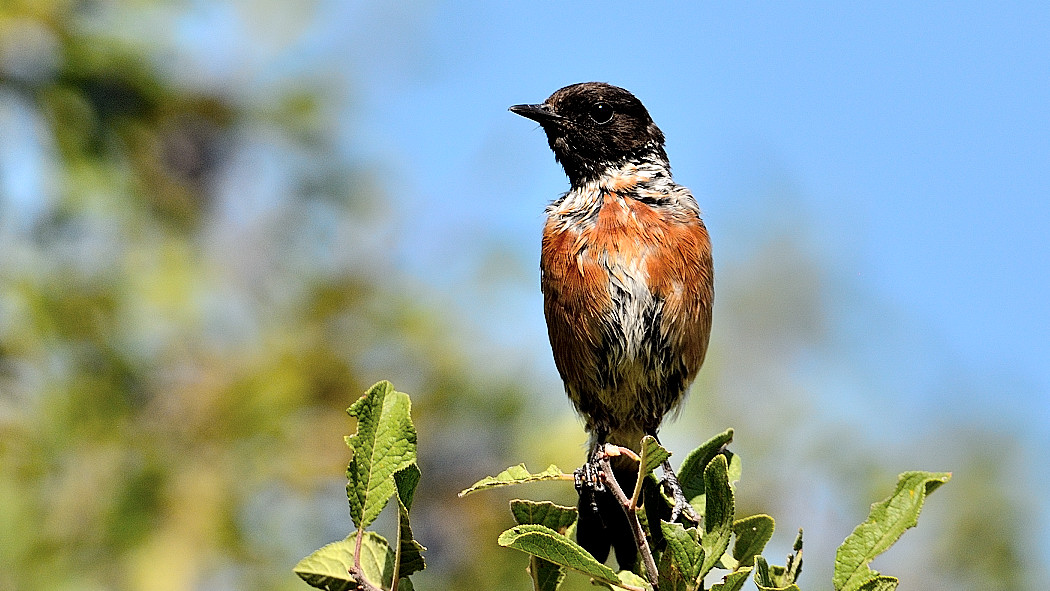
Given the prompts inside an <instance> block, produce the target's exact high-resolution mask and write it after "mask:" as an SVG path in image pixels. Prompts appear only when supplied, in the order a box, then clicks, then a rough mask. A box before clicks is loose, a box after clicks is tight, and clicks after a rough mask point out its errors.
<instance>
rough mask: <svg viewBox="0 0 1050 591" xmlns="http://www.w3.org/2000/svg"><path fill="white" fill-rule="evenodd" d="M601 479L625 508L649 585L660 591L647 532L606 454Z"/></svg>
mask: <svg viewBox="0 0 1050 591" xmlns="http://www.w3.org/2000/svg"><path fill="white" fill-rule="evenodd" d="M601 466H602V471H601V477H602V480H603V481H604V482H605V485H606V486H608V487H609V490H610V491H612V494H613V496H614V497H616V500H617V501H619V503H620V505H621V506H622V507H623V511H624V513H626V514H627V521H628V523H630V524H631V532H632V533H634V542H635V544H636V545H637V546H638V551H639V552H640V553H641V555H642V564H643V565H645V574H646V576H647V577H648V578H649V584H650V585H652V586H653V591H659V584H658V582H657V581H658V579H659V572H658V571H657V570H656V560H654V559H653V552H652V550H650V549H649V542H648V541H647V540H646V539H645V532H644V531H643V530H642V524H641V522H639V521H638V514H637V513H636V512H635V511H634V510H633V509H631V500H630V499H628V498H627V495H625V494H624V492H623V489H622V488H620V483H619V482H617V481H616V477H615V476H614V475H613V471H612V464H611V463H609V457H608V454H606V455H605V456H604V457H603V458H602V460H601Z"/></svg>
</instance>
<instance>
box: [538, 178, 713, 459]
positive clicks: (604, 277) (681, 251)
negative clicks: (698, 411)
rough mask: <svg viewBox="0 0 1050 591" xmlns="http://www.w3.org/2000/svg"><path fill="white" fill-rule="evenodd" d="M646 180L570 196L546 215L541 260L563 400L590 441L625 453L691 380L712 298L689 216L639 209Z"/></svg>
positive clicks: (707, 261) (698, 225)
mask: <svg viewBox="0 0 1050 591" xmlns="http://www.w3.org/2000/svg"><path fill="white" fill-rule="evenodd" d="M645 180H646V179H645V178H644V177H640V178H639V177H636V176H635V175H634V174H631V175H619V176H617V177H615V182H614V183H605V184H600V183H594V184H592V186H588V187H585V188H581V189H580V190H575V189H574V191H573V192H575V194H574V195H572V194H570V195H566V197H565V198H564V199H563V200H562V201H560V202H558V203H556V204H555V205H554V206H552V207H551V208H550V209H549V211H548V220H547V223H546V226H545V228H544V232H543V244H542V250H541V256H540V270H541V288H542V290H543V294H544V304H545V305H544V312H545V315H546V318H547V326H548V332H549V336H550V341H551V348H552V350H553V352H554V361H555V364H556V365H557V367H558V371H559V372H560V373H561V377H562V379H563V380H564V382H565V388H566V391H567V392H568V395H569V397H570V399H571V400H572V402H573V404H574V405H575V406H576V407H577V409H578V410H579V411H580V413H581V414H582V415H583V416H584V417H585V418H586V420H587V428H588V430H589V431H591V432H592V433H593V434H595V435H596V436H597V437H599V438H600V439H602V440H603V441H608V442H610V443H615V444H617V445H622V446H626V447H632V448H637V446H638V442H639V441H640V440H641V438H642V436H643V435H645V434H647V433H648V434H655V432H656V430H657V428H658V427H659V425H660V422H661V420H662V418H663V416H664V415H665V414H666V413H667V412H668V411H670V410H671V409H673V408H674V407H675V406H677V404H678V403H679V402H680V401H681V399H682V396H683V394H684V391H685V388H687V387H688V385H689V384H690V383H691V382H692V381H693V378H694V377H695V376H696V372H697V371H698V370H699V369H700V365H701V364H702V363H703V360H704V355H705V353H706V350H707V341H708V334H709V333H710V329H711V303H712V299H713V293H712V263H711V246H710V241H709V239H708V235H707V229H706V228H705V227H704V225H703V222H702V221H701V220H700V217H699V215H698V212H697V211H696V210H695V209H694V208H692V207H688V206H677V207H676V206H672V205H660V204H654V203H647V202H645V201H643V200H642V193H643V188H642V187H639V185H640V184H641V185H644V184H645ZM678 190H679V191H680V192H681V193H683V194H682V195H681V197H683V198H684V197H686V196H687V195H688V194H687V193H685V192H684V190H682V189H681V188H678ZM570 197H571V199H570ZM690 199H691V198H690ZM567 201H568V202H570V203H572V205H571V206H570V207H564V206H565V204H566V202H567ZM581 205H582V206H583V207H580V206H581ZM581 210H582V211H583V212H590V213H589V214H588V213H582V214H581Z"/></svg>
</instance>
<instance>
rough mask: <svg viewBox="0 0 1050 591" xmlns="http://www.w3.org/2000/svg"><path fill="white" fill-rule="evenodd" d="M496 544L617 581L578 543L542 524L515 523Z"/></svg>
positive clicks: (613, 575)
mask: <svg viewBox="0 0 1050 591" xmlns="http://www.w3.org/2000/svg"><path fill="white" fill-rule="evenodd" d="M499 545H500V546H505V547H507V548H514V549H515V550H520V551H522V552H525V553H526V554H531V555H533V556H536V557H539V558H542V559H544V560H547V561H549V562H553V563H554V564H560V565H561V566H565V567H568V568H571V569H573V570H576V571H579V572H581V573H583V574H585V575H587V576H590V577H594V578H596V579H602V580H605V581H609V582H613V583H615V582H617V581H619V579H618V577H617V576H616V572H615V571H613V570H612V569H611V568H609V567H607V566H605V565H604V564H602V563H600V562H598V561H597V560H595V559H594V557H593V556H591V555H590V554H589V553H588V552H587V551H586V550H584V549H583V548H581V547H580V545H579V544H577V543H576V542H573V541H572V540H570V539H569V538H567V537H565V536H563V535H561V534H559V533H558V532H556V531H554V530H552V529H551V528H549V527H544V526H542V525H518V526H515V527H512V528H510V529H508V530H507V531H505V532H503V533H502V534H500V536H499Z"/></svg>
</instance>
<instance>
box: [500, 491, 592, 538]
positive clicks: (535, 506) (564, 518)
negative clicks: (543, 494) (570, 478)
mask: <svg viewBox="0 0 1050 591" xmlns="http://www.w3.org/2000/svg"><path fill="white" fill-rule="evenodd" d="M510 511H511V513H513V514H514V520H515V521H517V522H518V525H544V526H547V527H549V528H551V529H553V530H555V531H557V532H558V533H560V534H562V535H564V534H565V530H567V529H568V528H569V526H570V525H572V524H573V523H575V522H576V507H565V506H562V505H556V504H554V503H552V502H550V501H528V500H523V499H514V500H513V501H511V502H510Z"/></svg>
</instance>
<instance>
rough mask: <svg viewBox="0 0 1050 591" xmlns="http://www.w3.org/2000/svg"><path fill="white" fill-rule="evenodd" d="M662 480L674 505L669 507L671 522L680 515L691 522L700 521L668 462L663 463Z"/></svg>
mask: <svg viewBox="0 0 1050 591" xmlns="http://www.w3.org/2000/svg"><path fill="white" fill-rule="evenodd" d="M663 470H664V480H663V485H664V487H666V489H667V493H668V494H669V495H670V496H671V498H672V499H673V500H674V505H672V507H671V522H672V523H673V522H675V521H677V520H678V517H679V516H680V515H684V516H685V518H686V519H688V520H689V521H692V522H693V523H697V524H698V523H700V514H699V513H697V512H696V509H694V508H693V506H692V505H691V504H689V499H687V498H685V493H684V492H682V485H681V484H679V483H678V476H676V475H675V473H674V470H672V469H671V463H670V462H666V461H665V462H664V463H663Z"/></svg>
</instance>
